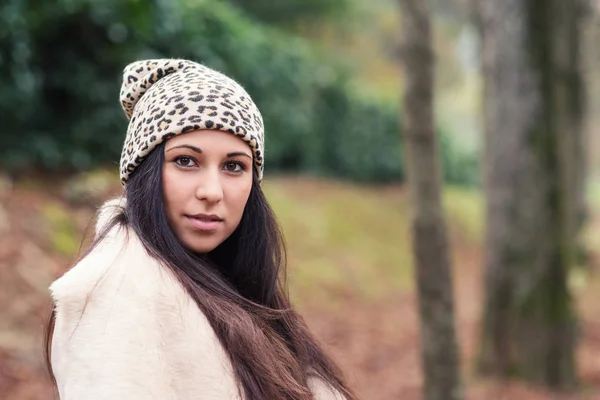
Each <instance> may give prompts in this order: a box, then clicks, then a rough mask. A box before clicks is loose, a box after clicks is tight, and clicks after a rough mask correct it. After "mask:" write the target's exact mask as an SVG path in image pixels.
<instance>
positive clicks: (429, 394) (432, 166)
mask: <svg viewBox="0 0 600 400" xmlns="http://www.w3.org/2000/svg"><path fill="white" fill-rule="evenodd" d="M400 4H401V6H402V16H403V23H402V25H403V36H404V44H403V61H404V83H405V92H404V118H403V133H404V143H405V149H406V170H407V181H408V185H409V188H410V193H411V204H412V240H413V253H414V258H415V263H416V277H417V290H418V300H419V315H420V329H421V354H422V362H423V370H424V377H425V399H427V400H454V399H462V397H463V394H462V388H461V382H460V361H459V354H458V346H457V342H456V334H455V328H454V309H453V295H452V277H451V271H450V258H449V254H448V253H449V246H448V239H447V234H446V226H445V222H444V214H443V211H442V206H441V199H440V197H441V187H442V179H441V176H442V175H441V167H440V161H439V144H438V140H437V138H436V135H435V131H434V122H433V87H434V73H433V71H434V55H433V50H432V44H431V28H430V22H429V15H428V7H427V1H426V0H400Z"/></svg>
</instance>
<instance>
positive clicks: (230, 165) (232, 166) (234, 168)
mask: <svg viewBox="0 0 600 400" xmlns="http://www.w3.org/2000/svg"><path fill="white" fill-rule="evenodd" d="M225 169H226V170H227V171H228V172H241V171H242V170H243V169H244V168H243V165H241V164H240V163H239V162H235V161H229V162H226V163H225Z"/></svg>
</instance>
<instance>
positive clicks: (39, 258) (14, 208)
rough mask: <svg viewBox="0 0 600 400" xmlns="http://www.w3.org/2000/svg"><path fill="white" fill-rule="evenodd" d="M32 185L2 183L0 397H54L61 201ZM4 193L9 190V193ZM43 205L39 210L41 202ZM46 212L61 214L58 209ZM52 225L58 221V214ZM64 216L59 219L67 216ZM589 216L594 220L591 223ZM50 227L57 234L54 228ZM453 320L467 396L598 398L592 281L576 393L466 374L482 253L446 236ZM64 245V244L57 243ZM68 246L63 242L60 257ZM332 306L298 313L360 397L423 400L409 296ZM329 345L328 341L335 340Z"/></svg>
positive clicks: (64, 263)
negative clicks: (52, 347) (52, 326)
mask: <svg viewBox="0 0 600 400" xmlns="http://www.w3.org/2000/svg"><path fill="white" fill-rule="evenodd" d="M46 184H47V187H46V188H42V189H40V188H39V187H34V186H32V185H31V184H18V185H15V187H14V188H13V189H12V190H10V191H8V190H6V188H5V189H4V198H2V195H3V188H2V185H1V184H0V399H1V400H47V399H52V398H53V395H52V390H51V384H50V383H49V380H48V378H47V375H46V373H45V370H44V368H43V363H42V342H43V334H42V330H43V326H44V323H45V321H46V319H47V313H48V310H49V307H50V302H49V298H48V295H47V289H46V288H47V286H48V284H49V283H50V282H51V281H52V280H53V279H54V278H55V277H56V276H58V275H60V273H61V272H62V271H63V270H64V269H65V268H67V267H68V265H69V264H70V263H71V261H72V256H65V255H61V253H60V252H59V251H56V247H57V246H58V247H59V248H60V245H61V244H60V243H59V244H56V243H55V244H54V245H51V244H49V242H48V237H49V236H50V235H49V232H48V231H47V227H45V226H44V225H43V224H41V223H40V219H39V214H38V213H39V211H40V210H41V209H42V207H41V206H42V205H46V204H48V203H52V202H58V203H62V204H63V205H65V204H66V203H65V201H64V199H63V198H61V197H60V196H59V195H57V194H56V192H55V191H54V186H53V182H52V181H47V182H46ZM7 193H10V195H7ZM68 207H69V210H70V213H69V214H70V215H69V216H68V217H69V219H71V220H74V221H76V222H75V223H76V229H77V230H78V231H81V230H82V229H83V228H84V227H85V226H86V225H87V223H88V222H89V219H90V217H91V215H92V213H93V211H92V210H93V208H92V207H91V206H90V205H89V204H88V205H80V206H72V205H68ZM46 208H47V207H46ZM49 218H55V219H60V218H62V217H61V216H60V215H58V216H54V217H53V216H52V215H50V216H49ZM59 223H60V221H59ZM65 223H66V222H65ZM594 223H596V222H594ZM53 233H55V232H53ZM453 242H456V243H453V248H454V250H453V254H454V255H455V256H454V266H455V267H454V269H455V271H454V272H455V273H454V276H455V289H456V290H455V298H456V300H457V314H458V315H457V326H458V328H459V336H460V341H461V348H462V358H463V365H464V368H463V376H464V380H465V386H466V392H467V396H466V398H467V399H470V400H475V399H486V400H487V399H498V400H500V399H506V400H513V399H523V400H534V399H556V400H559V399H560V400H567V399H600V303H599V302H598V299H599V298H600V290H598V289H599V288H600V284H597V283H595V282H596V281H597V280H598V279H597V278H596V279H594V282H592V284H590V285H588V286H587V287H586V289H585V290H584V291H582V292H581V293H580V294H579V296H578V303H579V304H580V307H579V309H580V317H581V325H582V335H581V341H580V345H579V349H578V365H579V372H580V376H581V380H582V390H581V391H580V392H579V393H578V394H571V395H566V394H565V395H557V394H551V393H549V392H545V391H544V390H540V389H535V388H531V387H528V386H527V385H524V384H521V383H518V382H512V383H494V382H487V381H482V380H480V379H477V378H476V377H474V375H473V373H472V369H471V366H472V360H473V355H474V354H475V351H476V345H477V333H478V332H477V327H478V324H477V322H478V319H479V314H480V311H481V310H480V304H481V284H480V283H481V273H480V270H479V268H478V267H479V265H480V257H481V254H480V250H479V249H477V248H473V247H472V246H471V247H469V246H465V245H463V244H461V241H459V240H453ZM63 245H64V244H63ZM67 253H68V246H67V249H66V250H65V251H64V254H67ZM336 296H337V297H338V301H337V306H336V307H335V309H333V308H331V307H323V306H322V304H318V303H316V302H313V303H311V302H310V301H308V302H306V304H305V305H304V306H303V309H302V312H303V314H304V315H305V316H306V319H307V321H308V323H309V325H310V327H311V328H312V329H313V331H314V332H315V333H316V335H317V336H318V337H319V338H320V339H321V341H322V342H323V343H325V345H326V346H328V347H329V348H330V350H331V352H332V353H333V355H334V356H335V357H336V359H337V360H338V361H339V362H340V364H341V365H342V366H343V369H344V370H345V372H346V374H347V375H348V377H349V379H350V381H351V382H352V384H353V385H354V386H355V387H356V388H357V391H358V392H359V394H360V396H361V398H363V399H374V400H376V399H379V400H387V399H406V400H413V399H415V400H416V399H421V398H422V396H421V387H422V377H421V373H420V366H419V347H418V339H419V334H418V320H417V316H416V305H415V296H414V294H413V293H397V294H390V295H389V296H387V295H386V296H384V297H379V298H376V299H375V298H374V299H373V300H372V301H365V300H364V299H363V298H357V297H356V296H354V295H353V293H352V292H350V291H347V292H344V291H340V292H339V293H337V294H336ZM334 344H335V345H334Z"/></svg>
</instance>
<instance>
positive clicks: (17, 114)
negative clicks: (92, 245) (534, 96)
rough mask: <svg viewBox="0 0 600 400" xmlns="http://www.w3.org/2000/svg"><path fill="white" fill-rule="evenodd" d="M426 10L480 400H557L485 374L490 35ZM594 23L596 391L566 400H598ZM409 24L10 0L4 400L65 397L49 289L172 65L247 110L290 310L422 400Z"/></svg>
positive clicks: (225, 7) (348, 0)
mask: <svg viewBox="0 0 600 400" xmlns="http://www.w3.org/2000/svg"><path fill="white" fill-rule="evenodd" d="M430 4H431V15H432V21H433V24H434V48H435V52H436V56H437V64H436V76H437V78H436V104H435V117H436V127H437V132H438V135H439V139H440V143H441V151H440V158H441V164H442V166H443V171H444V181H445V188H444V198H443V200H444V206H445V210H446V218H447V224H448V229H449V235H450V242H451V249H452V261H453V272H454V288H455V301H456V325H457V328H458V334H459V339H460V345H461V355H462V372H463V379H464V382H465V388H466V395H467V397H468V398H470V399H550V398H557V397H556V396H558V394H555V393H551V392H549V391H547V390H546V389H544V388H539V387H533V386H529V385H527V384H525V383H523V382H520V381H516V380H514V381H513V380H508V381H502V382H498V381H494V380H489V379H484V378H482V377H480V376H479V375H477V374H475V373H474V360H475V358H476V354H477V351H478V337H479V336H478V335H479V326H480V323H479V322H480V319H481V314H482V298H483V293H482V290H483V289H482V282H483V259H482V251H483V234H484V230H483V224H484V195H483V192H482V189H481V187H482V185H481V175H482V169H481V167H480V159H481V156H482V151H481V149H482V143H483V123H482V105H481V104H482V103H481V99H482V76H481V69H480V37H479V34H478V31H477V29H476V28H475V26H474V25H473V24H472V23H470V16H469V11H468V8H469V7H468V2H467V1H459V0H454V1H432V2H430ZM597 12H598V10H597V7H596V6H595V5H594V6H593V7H591V8H590V15H589V18H588V19H587V20H586V24H587V25H586V36H585V38H586V39H585V40H586V41H585V43H584V51H583V53H584V54H585V75H584V76H585V81H586V87H587V89H588V93H589V101H588V111H589V112H588V113H587V117H586V133H587V138H586V149H587V151H588V154H587V160H588V161H587V163H588V179H587V188H588V189H587V191H586V193H587V200H588V204H589V210H590V212H589V216H588V219H587V221H586V224H585V229H584V231H585V232H584V237H585V242H586V243H587V248H588V250H589V251H588V257H587V260H586V267H585V268H578V269H575V270H574V271H573V273H572V279H570V282H571V283H572V285H571V289H572V293H573V295H574V297H575V299H576V303H577V310H578V318H579V321H580V328H581V332H580V341H579V344H578V350H577V364H578V374H579V376H580V379H581V382H582V384H581V388H580V390H579V391H578V392H576V393H575V394H566V395H562V396H563V397H564V398H565V399H567V398H586V399H587V398H590V399H593V398H599V399H600V308H599V307H598V304H599V301H600V290H599V289H600V279H599V278H598V276H597V274H596V272H595V271H596V259H597V255H598V254H597V249H598V246H597V245H598V244H600V219H599V217H600V214H598V212H599V211H600V209H599V207H600V185H599V184H598V182H599V181H598V173H599V172H600V164H599V162H598V160H599V157H598V155H599V154H598V150H599V146H600V142H599V141H598V138H597V137H598V135H597V134H596V133H597V131H598V129H599V128H600V120H599V118H600V117H599V116H598V115H597V114H596V113H595V112H594V110H595V109H596V108H597V106H598V99H600V96H599V94H600V86H599V83H600V79H599V73H598V71H599V69H598V66H600V55H599V52H598V50H597V43H598V40H597V39H598V38H600V26H599V25H598V22H597V21H598V20H597V18H598V16H597V15H596V13H597ZM401 20H402V19H401V10H400V7H399V6H398V4H397V1H395V0H370V1H361V0H285V1H283V0H280V1H269V0H248V1H245V0H152V1H142V0H54V1H47V0H2V1H0V168H1V169H0V399H4V400H45V399H51V398H53V397H52V396H53V395H52V390H51V384H50V382H49V379H48V377H47V374H46V372H45V369H44V366H43V358H42V355H43V352H42V342H43V329H44V325H45V323H46V321H47V318H48V314H49V310H50V306H51V304H50V299H49V295H48V290H47V287H48V285H49V284H50V283H51V282H52V280H54V279H55V278H56V277H58V276H59V275H60V274H61V273H63V272H64V271H65V270H66V269H68V268H69V267H70V266H71V265H72V262H73V261H74V260H75V259H76V258H77V255H78V253H79V252H80V251H81V248H82V246H83V245H84V244H85V240H84V239H83V238H84V237H85V236H86V235H89V234H90V229H91V227H92V226H93V218H94V212H95V209H96V207H98V206H99V205H100V204H101V203H102V202H103V201H104V200H106V199H108V198H109V197H111V196H114V195H116V194H118V193H120V191H121V187H120V184H119V180H118V167H117V162H118V157H119V154H120V150H121V145H122V143H123V139H124V134H125V130H126V118H125V116H124V115H123V112H122V110H121V109H120V106H119V102H118V92H119V87H120V84H121V82H120V79H121V71H122V69H123V67H124V66H125V65H126V64H127V63H129V62H131V61H134V60H137V59H141V58H160V57H180V58H189V59H192V60H195V61H199V62H202V63H204V64H206V65H208V66H210V67H213V68H216V69H218V70H220V71H222V72H224V73H225V74H227V75H230V76H232V77H233V78H235V79H236V80H237V81H239V82H240V83H241V84H242V85H243V86H244V87H245V88H246V89H247V90H248V92H249V93H250V94H251V95H252V96H253V98H254V100H255V102H256V103H257V104H258V106H259V108H260V109H261V111H262V112H263V116H264V119H265V124H266V179H265V182H264V188H265V190H266V192H267V194H268V198H269V200H270V202H271V204H272V205H273V207H274V209H275V211H276V213H277V215H278V217H279V219H280V222H281V224H282V226H283V228H284V232H285V234H286V238H287V243H288V250H289V264H290V271H289V282H290V290H291V295H292V298H293V300H294V302H295V304H296V305H297V307H298V308H299V309H300V310H301V312H302V313H303V314H304V315H305V316H306V319H307V322H308V324H309V326H310V327H311V329H313V330H314V332H315V333H316V335H317V336H318V337H319V339H320V340H321V341H322V342H323V343H324V344H325V346H326V347H327V348H328V350H329V351H330V352H331V353H332V354H333V355H334V357H335V358H336V359H337V360H338V362H339V363H340V365H342V367H343V369H344V371H345V372H346V374H347V376H348V377H349V380H350V382H351V383H352V385H353V386H354V387H356V388H357V391H358V392H359V394H360V395H361V396H362V398H364V399H407V400H411V399H420V398H422V394H421V390H422V385H423V378H422V374H421V367H420V358H419V329H418V318H417V308H416V301H415V289H414V279H413V275H414V270H413V262H412V255H411V248H410V232H409V209H408V208H409V205H408V201H409V199H408V196H407V194H406V188H405V185H404V182H405V163H404V153H403V145H402V136H401V121H402V107H401V104H400V101H401V94H402V89H403V87H404V82H402V75H401V69H400V63H401V59H402V50H401V46H400V44H401ZM563 397H561V398H563Z"/></svg>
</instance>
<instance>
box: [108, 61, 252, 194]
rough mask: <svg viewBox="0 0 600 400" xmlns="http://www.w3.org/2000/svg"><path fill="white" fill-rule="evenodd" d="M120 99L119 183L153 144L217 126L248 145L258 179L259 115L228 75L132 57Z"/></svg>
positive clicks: (186, 63) (197, 66)
mask: <svg viewBox="0 0 600 400" xmlns="http://www.w3.org/2000/svg"><path fill="white" fill-rule="evenodd" d="M120 98H121V105H122V106H123V110H124V111H125V114H126V115H127V118H128V119H129V126H128V127H127V137H126V139H125V144H124V145H123V151H122V153H121V164H120V165H121V183H122V184H123V185H125V183H126V182H127V179H128V178H129V176H131V173H132V172H133V171H134V170H135V168H136V167H137V166H139V165H140V164H141V163H142V161H144V159H145V158H146V156H148V154H149V153H150V152H151V151H152V150H153V149H154V148H155V147H156V146H158V145H159V144H161V143H162V142H164V141H165V140H167V139H169V138H171V137H173V136H175V135H179V134H181V133H186V132H191V131H195V130H198V129H216V130H221V131H224V132H229V133H232V134H234V135H236V136H238V137H239V138H241V139H243V140H244V141H245V142H246V143H248V145H249V146H250V148H251V149H252V153H253V155H254V166H255V167H256V170H257V172H258V177H259V180H262V175H263V154H264V140H263V139H264V126H263V120H262V116H261V114H260V111H259V110H258V108H257V107H256V105H255V104H254V102H253V101H252V99H251V98H250V95H248V93H246V91H245V90H244V89H243V88H242V87H241V86H240V85H239V84H238V83H236V82H235V81H234V80H233V79H231V78H228V77H227V76H225V75H223V74H221V73H219V72H217V71H214V70H212V69H210V68H208V67H205V66H204V65H201V64H198V63H195V62H192V61H188V60H175V59H161V60H144V61H136V62H134V63H132V64H129V65H128V66H127V67H125V69H124V71H123V85H122V86H121V96H120Z"/></svg>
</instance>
